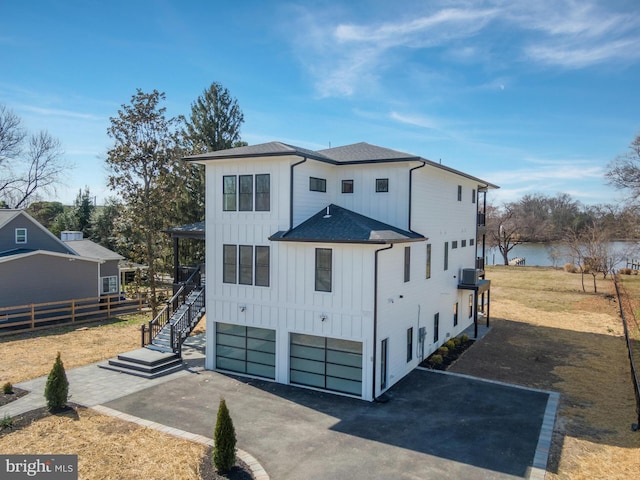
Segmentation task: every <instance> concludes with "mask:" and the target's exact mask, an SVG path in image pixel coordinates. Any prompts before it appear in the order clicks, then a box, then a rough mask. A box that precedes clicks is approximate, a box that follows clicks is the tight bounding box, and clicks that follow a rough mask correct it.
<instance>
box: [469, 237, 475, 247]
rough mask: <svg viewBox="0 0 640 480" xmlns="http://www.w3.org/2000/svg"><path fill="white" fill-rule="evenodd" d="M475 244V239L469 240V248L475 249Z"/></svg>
mask: <svg viewBox="0 0 640 480" xmlns="http://www.w3.org/2000/svg"><path fill="white" fill-rule="evenodd" d="M474 243H475V240H474V239H473V238H470V239H469V246H471V247H473V244H474Z"/></svg>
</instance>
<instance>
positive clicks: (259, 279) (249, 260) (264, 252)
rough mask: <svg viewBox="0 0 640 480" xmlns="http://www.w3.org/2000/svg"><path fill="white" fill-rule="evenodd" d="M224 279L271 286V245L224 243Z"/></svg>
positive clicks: (244, 283) (227, 281)
mask: <svg viewBox="0 0 640 480" xmlns="http://www.w3.org/2000/svg"><path fill="white" fill-rule="evenodd" d="M222 255H223V266H222V269H223V270H222V281H223V282H224V283H239V284H240V285H255V286H258V287H268V286H269V273H270V267H269V262H270V255H269V247H266V246H256V247H255V249H254V247H253V245H240V246H237V245H223V254H222ZM254 262H255V263H254Z"/></svg>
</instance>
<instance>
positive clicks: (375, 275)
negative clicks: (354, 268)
mask: <svg viewBox="0 0 640 480" xmlns="http://www.w3.org/2000/svg"><path fill="white" fill-rule="evenodd" d="M393 245H394V244H393V243H392V244H391V245H389V246H388V247H385V248H379V249H378V250H376V253H375V263H374V267H373V382H372V385H371V398H373V399H374V400H375V399H376V365H377V362H376V350H377V346H378V253H380V252H382V251H384V250H391V249H392V248H393Z"/></svg>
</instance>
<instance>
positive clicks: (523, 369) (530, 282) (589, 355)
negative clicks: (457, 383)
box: [451, 267, 640, 480]
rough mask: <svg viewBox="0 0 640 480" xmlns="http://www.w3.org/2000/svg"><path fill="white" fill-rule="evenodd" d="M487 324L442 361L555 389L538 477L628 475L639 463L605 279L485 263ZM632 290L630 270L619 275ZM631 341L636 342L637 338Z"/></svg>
mask: <svg viewBox="0 0 640 480" xmlns="http://www.w3.org/2000/svg"><path fill="white" fill-rule="evenodd" d="M487 278H488V279H490V280H491V284H492V288H491V300H492V302H491V317H492V325H493V327H494V328H493V329H492V331H491V332H490V333H489V334H488V335H487V336H486V337H485V338H484V339H483V340H482V341H481V342H477V343H476V344H475V345H474V346H473V347H472V348H471V349H470V350H469V351H468V352H467V353H465V354H464V355H463V357H462V358H461V359H460V360H459V361H458V362H457V363H456V364H455V365H454V366H453V367H452V368H451V371H455V372H460V373H467V374H470V375H474V376H478V377H484V378H489V379H494V380H499V381H504V382H508V383H515V384H520V385H525V386H530V387H535V388H542V389H548V390H554V391H557V392H560V394H561V400H560V409H559V412H558V418H557V421H556V428H555V431H554V437H553V446H552V449H551V454H550V461H549V471H550V474H549V475H547V478H548V479H549V478H551V479H563V480H564V479H572V480H575V479H584V480H586V479H589V480H592V479H607V480H609V479H628V478H634V477H635V476H637V475H638V471H640V432H633V431H632V430H631V424H632V423H633V422H635V421H636V419H637V415H636V412H635V400H634V394H633V389H632V383H631V375H630V369H629V361H628V358H627V350H626V345H625V341H624V338H623V328H622V324H621V321H620V319H619V316H618V308H619V307H618V303H617V301H616V300H615V297H612V296H611V294H612V293H614V289H613V285H612V283H611V282H610V281H609V280H603V279H601V278H598V280H597V282H598V285H597V286H598V293H597V294H594V293H593V283H592V282H593V280H592V277H591V276H585V287H586V289H587V292H586V293H584V292H583V291H582V285H581V278H580V274H570V273H566V272H564V271H562V270H553V269H548V268H536V267H511V268H506V267H491V268H489V269H487ZM623 281H624V284H625V285H626V286H627V289H628V291H629V292H635V298H636V299H637V298H639V296H638V295H639V294H640V277H638V276H625V277H623ZM639 347H640V345H639Z"/></svg>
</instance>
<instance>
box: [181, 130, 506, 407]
mask: <svg viewBox="0 0 640 480" xmlns="http://www.w3.org/2000/svg"><path fill="white" fill-rule="evenodd" d="M186 160H188V161H193V162H196V163H201V164H203V165H205V166H206V179H207V180H206V182H207V205H206V207H207V208H206V231H207V243H206V274H207V279H208V280H207V285H206V289H207V292H206V311H207V333H206V335H207V349H206V368H208V369H217V370H221V371H228V372H233V373H239V374H243V375H250V376H255V377H260V378H266V379H271V380H274V381H276V382H280V383H287V384H293V385H300V386H305V387H309V388H315V389H321V390H326V391H331V392H338V393H341V394H346V395H352V396H356V397H359V398H362V399H366V400H373V399H375V398H377V397H379V396H380V395H381V394H382V393H383V392H384V391H385V390H387V389H388V388H389V387H391V386H392V385H393V384H395V383H396V382H398V381H399V380H400V379H402V378H403V377H404V376H405V375H407V374H408V373H409V372H410V371H411V370H412V369H414V368H415V367H416V366H417V365H418V364H419V363H420V362H421V361H422V360H423V359H424V358H426V357H427V356H428V355H429V354H430V353H432V352H433V351H435V350H436V349H437V348H438V347H439V346H441V345H442V344H443V343H444V342H446V341H447V340H448V339H450V338H451V337H454V336H456V335H459V334H460V333H461V332H462V331H463V330H465V329H466V328H467V327H469V326H470V325H472V324H473V323H474V321H476V322H477V319H478V309H477V307H478V304H479V298H480V296H482V301H483V303H484V295H485V293H486V294H487V295H488V294H489V292H488V289H489V285H490V284H489V282H488V281H486V280H479V279H478V277H480V278H483V277H484V272H483V271H482V270H476V268H477V267H480V268H482V262H481V258H483V255H484V252H483V249H484V245H483V238H484V235H483V231H482V229H483V224H484V221H483V220H480V221H479V219H483V218H484V215H481V214H479V213H482V212H484V204H483V205H480V203H481V202H485V201H486V191H487V189H489V188H498V187H496V186H495V185H492V184H490V183H488V182H486V181H484V180H481V179H478V178H475V177H473V176H471V175H467V174H465V173H462V172H459V171H456V170H453V169H451V168H449V167H446V166H444V165H440V164H437V163H434V162H431V161H429V160H426V159H423V158H421V157H417V156H414V155H409V154H406V153H402V152H398V151H395V150H390V149H387V148H381V147H377V146H374V145H369V144H366V143H358V144H354V145H347V146H344V147H337V148H331V149H328V150H322V151H317V152H316V151H310V150H306V149H303V148H298V147H294V146H291V145H286V144H283V143H279V142H272V143H266V144H262V145H254V146H248V147H239V148H234V149H230V150H224V151H216V152H212V153H207V154H202V155H195V156H191V157H187V158H186ZM478 224H480V225H481V226H480V227H478ZM478 238H480V239H481V242H478ZM462 276H464V280H465V283H464V284H462V283H461V281H462Z"/></svg>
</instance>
